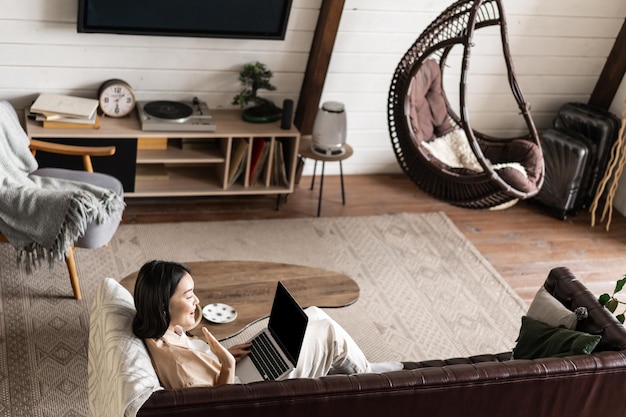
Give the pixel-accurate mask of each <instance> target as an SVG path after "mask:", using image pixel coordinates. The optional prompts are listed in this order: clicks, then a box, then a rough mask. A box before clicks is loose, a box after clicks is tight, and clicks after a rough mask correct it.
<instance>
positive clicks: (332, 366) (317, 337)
mask: <svg viewBox="0 0 626 417" xmlns="http://www.w3.org/2000/svg"><path fill="white" fill-rule="evenodd" d="M305 311H306V314H307V316H309V323H308V325H307V329H306V332H305V333H304V341H303V343H302V350H301V351H300V357H299V358H298V364H297V365H296V368H295V369H294V370H293V371H291V373H290V374H289V377H288V378H317V377H320V376H324V375H328V374H329V373H340V374H354V373H363V372H371V367H370V363H369V361H368V360H367V358H365V355H364V354H363V352H362V351H361V348H359V346H358V345H357V344H356V342H355V341H354V340H353V339H352V337H350V335H349V334H348V332H346V331H345V330H344V328H343V327H341V326H340V325H339V323H337V322H336V321H335V320H333V319H332V318H331V317H330V316H329V315H328V314H326V313H325V312H324V311H322V310H321V309H319V308H317V307H309V308H307V309H306V310H305Z"/></svg>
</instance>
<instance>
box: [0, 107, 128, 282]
mask: <svg viewBox="0 0 626 417" xmlns="http://www.w3.org/2000/svg"><path fill="white" fill-rule="evenodd" d="M37 168H38V165H37V161H36V160H35V158H34V157H33V155H32V154H31V152H30V149H29V139H28V136H27V135H26V134H25V132H24V130H23V129H22V126H21V125H20V123H19V120H18V118H17V114H16V113H15V110H14V109H13V107H12V106H11V104H10V103H8V102H6V101H0V233H2V234H3V235H4V236H5V237H6V238H7V239H8V240H9V242H10V243H11V245H12V246H13V247H14V248H15V249H16V250H17V258H18V262H19V264H20V266H22V267H24V268H25V270H26V271H28V272H30V271H31V270H32V269H33V267H36V266H39V265H40V263H41V261H43V260H46V261H47V262H48V263H49V264H50V265H52V264H53V262H54V261H56V260H62V259H64V258H65V256H66V254H67V252H68V250H69V248H70V247H71V246H72V245H73V244H74V242H75V241H76V239H77V238H79V237H80V236H82V235H83V234H84V233H85V230H86V227H87V225H88V224H89V223H90V222H92V221H95V222H97V223H103V222H106V221H108V220H109V219H110V218H112V217H116V218H119V217H121V215H122V211H123V210H124V202H123V200H122V198H121V197H119V196H118V195H117V194H116V193H115V192H113V191H110V190H107V189H104V188H101V187H96V186H93V185H90V184H86V183H82V182H75V181H67V180H60V179H55V178H46V177H40V176H37V175H33V174H32V173H33V172H34V171H35V170H36V169H37Z"/></svg>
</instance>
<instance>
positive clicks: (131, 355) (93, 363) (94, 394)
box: [87, 278, 162, 417]
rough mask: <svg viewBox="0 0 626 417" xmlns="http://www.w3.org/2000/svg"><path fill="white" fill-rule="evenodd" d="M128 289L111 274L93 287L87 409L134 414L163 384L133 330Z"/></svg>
mask: <svg viewBox="0 0 626 417" xmlns="http://www.w3.org/2000/svg"><path fill="white" fill-rule="evenodd" d="M134 316H135V304H134V302H133V297H132V295H131V294H130V293H129V292H128V290H126V288H124V287H123V286H122V285H120V284H119V283H118V282H117V281H115V280H114V279H113V278H105V279H104V280H103V281H102V282H101V283H100V285H99V287H98V290H97V291H96V297H95V299H94V301H93V304H92V306H91V315H90V318H89V354H88V363H87V372H88V375H89V415H90V416H92V417H96V416H98V417H113V416H116V417H119V416H125V417H134V416H135V415H136V414H137V411H138V410H139V408H141V406H142V405H143V403H144V402H145V401H146V400H147V399H148V398H149V397H150V395H152V393H153V392H154V391H157V390H160V389H162V387H161V384H160V383H159V378H158V377H157V375H156V372H155V371H154V368H153V367H152V361H151V360H150V355H149V354H148V350H147V349H146V346H145V344H144V342H143V340H141V339H139V338H137V337H136V336H135V335H134V334H133V331H132V321H133V317H134Z"/></svg>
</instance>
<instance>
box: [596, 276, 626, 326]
mask: <svg viewBox="0 0 626 417" xmlns="http://www.w3.org/2000/svg"><path fill="white" fill-rule="evenodd" d="M624 285H626V275H625V276H624V278H622V279H619V280H617V282H616V283H615V290H614V291H613V294H612V295H609V294H607V293H605V294H602V295H601V296H600V298H599V299H598V301H599V302H600V304H602V305H603V306H604V307H606V308H607V309H608V310H609V311H610V312H611V313H615V310H617V307H618V306H619V305H620V304H626V303H624V302H623V301H619V300H618V299H617V297H616V296H615V294H617V293H618V292H620V291H621V290H622V289H623V288H624ZM625 313H626V311H624V312H622V313H620V314H617V315H616V316H615V318H617V320H619V322H620V323H622V324H624V318H625V317H624V316H625Z"/></svg>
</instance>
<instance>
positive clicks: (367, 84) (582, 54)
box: [0, 0, 626, 174]
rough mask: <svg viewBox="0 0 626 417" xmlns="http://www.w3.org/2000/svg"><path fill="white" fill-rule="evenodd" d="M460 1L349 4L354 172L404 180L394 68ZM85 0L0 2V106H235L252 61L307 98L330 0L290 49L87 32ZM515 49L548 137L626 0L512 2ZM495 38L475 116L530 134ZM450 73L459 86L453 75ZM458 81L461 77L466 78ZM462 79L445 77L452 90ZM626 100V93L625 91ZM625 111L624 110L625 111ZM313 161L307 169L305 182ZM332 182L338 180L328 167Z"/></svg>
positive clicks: (363, 0)
mask: <svg viewBox="0 0 626 417" xmlns="http://www.w3.org/2000/svg"><path fill="white" fill-rule="evenodd" d="M450 3H451V1H450V0H421V1H415V0H390V1H380V0H346V3H345V7H344V12H343V16H342V20H341V23H340V28H339V33H338V37H337V42H336V45H335V49H334V53H333V55H332V59H331V66H330V70H329V74H328V77H327V81H326V85H325V88H324V90H323V95H322V101H327V100H337V101H341V102H343V103H344V104H345V105H346V109H347V113H348V129H349V131H348V141H349V143H350V144H351V145H352V146H353V147H354V148H355V155H354V156H353V157H352V158H350V159H349V160H347V161H345V163H344V172H345V173H346V174H356V173H359V174H360V173H387V172H399V168H398V166H397V163H396V161H395V157H394V155H393V152H392V150H391V145H390V141H389V136H388V132H387V121H386V112H387V93H388V88H389V82H390V81H391V77H392V75H393V72H394V70H395V67H396V65H397V63H398V61H399V60H400V58H401V57H402V56H403V55H404V53H405V51H406V50H407V48H409V47H410V45H411V44H412V42H413V41H414V40H415V38H416V37H417V36H418V35H419V34H420V33H421V32H422V30H423V29H424V28H425V27H426V25H428V23H430V22H431V21H432V20H433V19H434V18H435V17H436V16H437V15H438V14H439V13H440V12H441V11H442V10H443V9H445V8H446V7H447V6H448V5H449V4H450ZM77 4H78V1H77V0H20V1H15V0H0V10H1V13H0V99H8V100H10V101H11V102H12V103H13V104H14V105H15V106H16V107H18V108H22V107H24V106H26V105H28V104H29V103H30V102H31V101H32V100H33V99H34V98H35V97H36V96H37V95H38V94H39V93H40V92H57V93H67V94H75V95H80V96H85V97H95V94H96V90H97V88H98V86H99V85H100V83H101V82H102V81H104V80H106V79H108V78H122V79H125V80H126V81H128V82H129V83H130V84H131V85H132V86H133V87H134V88H135V90H136V92H137V95H138V98H139V99H140V100H155V99H168V100H183V99H191V98H192V97H194V96H198V97H199V98H200V99H202V100H205V101H207V102H208V103H209V105H210V106H211V107H213V108H230V107H232V106H231V104H230V103H231V100H232V97H233V96H234V95H235V94H236V93H237V92H238V91H239V82H238V80H237V77H238V73H239V70H240V69H241V66H242V65H243V64H244V63H246V62H253V61H257V60H258V61H261V62H264V63H266V64H267V65H268V66H269V68H270V69H272V70H273V72H274V74H275V76H274V79H273V83H274V84H275V85H276V86H277V90H276V91H275V92H272V93H266V94H265V95H266V96H267V97H269V98H272V99H274V100H275V102H276V103H281V102H282V100H283V99H285V98H291V99H294V100H296V99H297V98H298V94H299V91H300V87H301V85H302V80H303V74H304V70H305V67H306V63H307V59H308V51H309V49H310V45H311V41H312V38H313V33H314V30H315V25H316V21H317V16H318V12H319V7H320V4H321V0H294V5H293V9H292V14H291V17H290V20H289V26H288V31H287V36H286V39H285V41H256V40H232V39H204V38H174V37H150V36H128V35H104V34H79V33H77V32H76V13H77ZM505 9H506V11H507V17H508V21H509V35H510V43H511V50H512V54H513V58H514V63H515V68H516V71H517V75H518V78H519V81H520V84H521V87H522V90H523V92H524V95H525V97H526V99H527V100H528V101H529V102H530V103H531V105H532V109H533V115H534V119H535V122H536V124H537V126H538V127H539V129H543V128H546V127H548V126H549V124H550V122H551V120H552V118H553V117H554V114H555V112H556V110H557V109H558V107H559V106H560V105H561V104H562V103H564V102H567V101H583V102H586V101H587V99H588V98H589V95H590V94H591V92H592V90H593V88H594V85H595V82H596V80H597V78H598V76H599V74H600V71H601V69H602V66H603V65H604V62H605V60H606V57H607V55H608V53H609V51H610V48H611V46H612V45H613V42H614V40H615V37H616V35H617V33H618V31H619V29H620V27H621V25H622V23H623V21H624V17H625V16H626V2H624V0H601V1H589V0H550V1H545V0H505ZM496 41H497V37H496V36H495V34H493V33H488V32H485V34H484V35H481V36H480V37H479V38H477V45H476V49H475V52H474V53H473V58H472V74H471V78H470V90H471V93H472V96H471V102H470V115H471V117H472V119H471V120H472V122H473V124H474V126H475V127H478V128H480V129H482V130H485V131H487V132H491V133H496V134H506V133H511V134H513V133H516V132H517V131H519V129H520V126H521V125H520V120H519V117H518V116H517V110H516V108H514V107H513V106H512V105H511V104H512V102H511V98H510V95H509V93H508V87H507V86H506V85H505V84H504V82H503V74H504V68H503V66H502V63H501V58H500V49H499V48H500V46H499V44H498V42H496ZM450 74H451V76H452V78H454V71H453V70H452V69H451V70H450ZM457 74H458V73H457ZM455 83H456V82H455V81H454V80H453V79H452V80H451V81H448V79H446V89H447V90H448V91H451V92H453V91H454V89H455V88H456V87H455ZM620 91H621V94H622V95H623V94H624V89H623V88H622V89H621V90H620ZM618 109H619V107H618ZM311 170H312V164H307V166H306V167H305V174H306V173H310V172H311ZM326 172H327V173H331V174H332V173H338V167H337V166H336V164H328V165H327V169H326Z"/></svg>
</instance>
